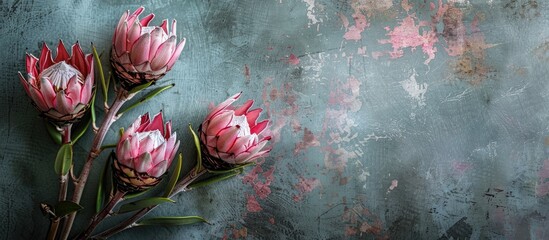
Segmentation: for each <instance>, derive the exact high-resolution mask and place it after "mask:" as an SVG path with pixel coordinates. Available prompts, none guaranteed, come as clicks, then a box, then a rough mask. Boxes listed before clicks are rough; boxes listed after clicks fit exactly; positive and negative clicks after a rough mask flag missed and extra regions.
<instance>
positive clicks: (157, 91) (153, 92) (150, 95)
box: [118, 83, 175, 115]
mask: <svg viewBox="0 0 549 240" xmlns="http://www.w3.org/2000/svg"><path fill="white" fill-rule="evenodd" d="M174 86H175V84H173V83H172V84H170V85H166V86H163V87H158V88H155V89H154V90H151V91H150V92H148V93H147V94H146V95H145V96H143V97H141V98H140V99H139V100H138V101H137V102H134V103H132V105H130V106H129V107H127V108H125V109H123V110H121V111H118V115H122V114H124V113H125V112H127V111H129V110H131V109H133V108H135V107H137V106H139V105H140V104H142V103H144V102H146V101H148V100H150V99H151V98H153V97H154V96H156V95H158V94H160V93H161V92H164V91H166V90H168V89H170V88H172V87H174ZM132 91H133V90H132Z"/></svg>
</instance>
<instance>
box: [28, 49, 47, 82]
mask: <svg viewBox="0 0 549 240" xmlns="http://www.w3.org/2000/svg"><path fill="white" fill-rule="evenodd" d="M39 65H40V71H44V69H46V68H48V67H50V66H51V65H53V60H52V58H51V50H50V48H49V47H48V45H47V44H46V43H43V44H42V53H40V63H39ZM27 70H28V69H27ZM35 77H38V76H35Z"/></svg>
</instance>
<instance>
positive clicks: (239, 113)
mask: <svg viewBox="0 0 549 240" xmlns="http://www.w3.org/2000/svg"><path fill="white" fill-rule="evenodd" d="M253 104H254V100H251V99H248V101H246V102H245V103H244V104H243V105H242V106H241V107H239V108H237V109H235V110H234V115H236V116H242V115H244V114H245V113H246V111H248V109H250V107H252V105H253Z"/></svg>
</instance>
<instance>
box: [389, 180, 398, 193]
mask: <svg viewBox="0 0 549 240" xmlns="http://www.w3.org/2000/svg"><path fill="white" fill-rule="evenodd" d="M396 187H398V180H396V179H394V180H393V181H391V186H389V189H387V191H388V192H390V191H393V190H394V189H395V188H396Z"/></svg>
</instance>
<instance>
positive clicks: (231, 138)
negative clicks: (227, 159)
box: [216, 126, 240, 152]
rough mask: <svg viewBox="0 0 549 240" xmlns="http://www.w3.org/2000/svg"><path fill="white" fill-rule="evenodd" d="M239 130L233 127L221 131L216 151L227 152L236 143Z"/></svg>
mask: <svg viewBox="0 0 549 240" xmlns="http://www.w3.org/2000/svg"><path fill="white" fill-rule="evenodd" d="M239 132H240V128H239V127H236V126H233V127H230V128H229V129H227V130H225V131H223V132H222V133H221V134H220V135H219V138H218V139H217V144H216V145H217V149H218V151H220V152H227V151H228V150H229V149H230V148H231V147H232V146H233V145H234V143H235V142H236V139H237V137H238V133H239Z"/></svg>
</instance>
